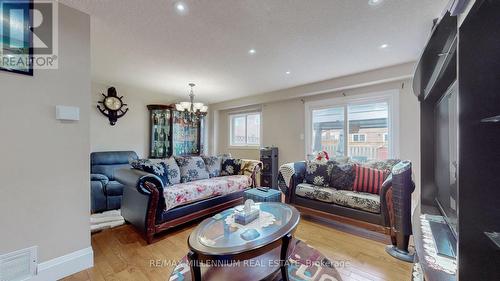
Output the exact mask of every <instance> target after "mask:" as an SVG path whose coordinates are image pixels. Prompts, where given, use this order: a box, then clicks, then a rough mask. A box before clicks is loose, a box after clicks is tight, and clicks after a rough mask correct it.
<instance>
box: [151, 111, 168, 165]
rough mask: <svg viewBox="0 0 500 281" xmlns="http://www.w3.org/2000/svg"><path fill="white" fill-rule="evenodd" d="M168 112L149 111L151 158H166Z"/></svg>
mask: <svg viewBox="0 0 500 281" xmlns="http://www.w3.org/2000/svg"><path fill="white" fill-rule="evenodd" d="M170 117H171V113H170V110H168V109H165V110H163V109H162V110H151V158H167V156H168V155H169V150H170Z"/></svg>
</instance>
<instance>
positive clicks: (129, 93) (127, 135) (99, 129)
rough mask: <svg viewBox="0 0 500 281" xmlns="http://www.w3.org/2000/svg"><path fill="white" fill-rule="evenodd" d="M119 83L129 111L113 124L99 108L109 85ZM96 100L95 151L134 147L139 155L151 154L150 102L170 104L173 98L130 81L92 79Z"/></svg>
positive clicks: (92, 115)
mask: <svg viewBox="0 0 500 281" xmlns="http://www.w3.org/2000/svg"><path fill="white" fill-rule="evenodd" d="M112 86H113V87H115V88H116V90H117V92H118V96H124V98H123V100H124V103H126V104H128V108H129V111H128V112H127V114H125V116H123V117H122V118H120V119H118V122H117V123H116V124H115V125H114V126H111V125H110V124H109V120H108V118H107V117H105V116H104V115H103V114H101V112H100V111H99V110H98V109H97V107H96V106H97V102H98V101H101V100H102V98H103V97H102V95H101V93H104V94H107V89H108V88H109V87H112ZM91 95H92V103H91V105H90V147H91V151H92V152H96V151H113V150H133V151H135V152H137V154H138V155H139V157H143V158H147V157H148V156H149V153H148V151H149V111H148V109H147V108H146V106H147V105H148V104H170V103H172V100H173V99H172V98H171V97H170V96H168V95H166V94H159V93H154V92H150V91H146V90H143V89H137V88H133V87H130V86H126V85H116V84H111V83H110V84H106V83H99V82H92V91H91Z"/></svg>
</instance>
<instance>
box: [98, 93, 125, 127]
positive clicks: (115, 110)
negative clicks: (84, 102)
mask: <svg viewBox="0 0 500 281" xmlns="http://www.w3.org/2000/svg"><path fill="white" fill-rule="evenodd" d="M101 95H102V96H103V97H104V98H103V99H102V101H99V102H97V103H99V104H102V105H103V107H101V106H100V105H99V104H98V105H97V109H99V111H100V112H101V113H102V114H103V115H104V116H106V117H108V119H109V124H110V125H111V126H114V125H115V124H116V121H118V118H121V117H123V116H124V115H125V114H126V113H127V111H128V108H125V107H126V106H127V104H126V103H123V96H121V97H118V95H117V93H116V89H115V87H111V88H109V89H108V95H105V94H104V93H102V94H101Z"/></svg>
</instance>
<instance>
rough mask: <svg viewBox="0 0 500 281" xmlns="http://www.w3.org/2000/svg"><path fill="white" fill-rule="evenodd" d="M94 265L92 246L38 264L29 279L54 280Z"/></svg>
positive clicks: (35, 280)
mask: <svg viewBox="0 0 500 281" xmlns="http://www.w3.org/2000/svg"><path fill="white" fill-rule="evenodd" d="M92 266H94V251H93V250H92V247H88V248H85V249H81V250H78V251H76V252H73V253H69V254H67V255H64V256H61V257H57V258H55V259H52V260H49V261H46V262H42V263H39V264H38V274H37V275H36V276H34V277H33V278H32V279H31V280H30V281H55V280H59V279H62V278H64V277H67V276H69V275H71V274H75V273H77V272H80V271H82V270H85V269H88V268H91V267H92Z"/></svg>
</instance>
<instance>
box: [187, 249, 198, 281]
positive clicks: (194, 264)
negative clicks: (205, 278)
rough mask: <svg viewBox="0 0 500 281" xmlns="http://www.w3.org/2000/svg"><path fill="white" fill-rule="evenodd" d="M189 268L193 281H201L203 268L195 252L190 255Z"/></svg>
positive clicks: (190, 252)
mask: <svg viewBox="0 0 500 281" xmlns="http://www.w3.org/2000/svg"><path fill="white" fill-rule="evenodd" d="M188 260H189V267H190V268H191V280H192V281H201V268H200V261H199V260H198V254H196V253H195V252H193V251H189V253H188Z"/></svg>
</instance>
